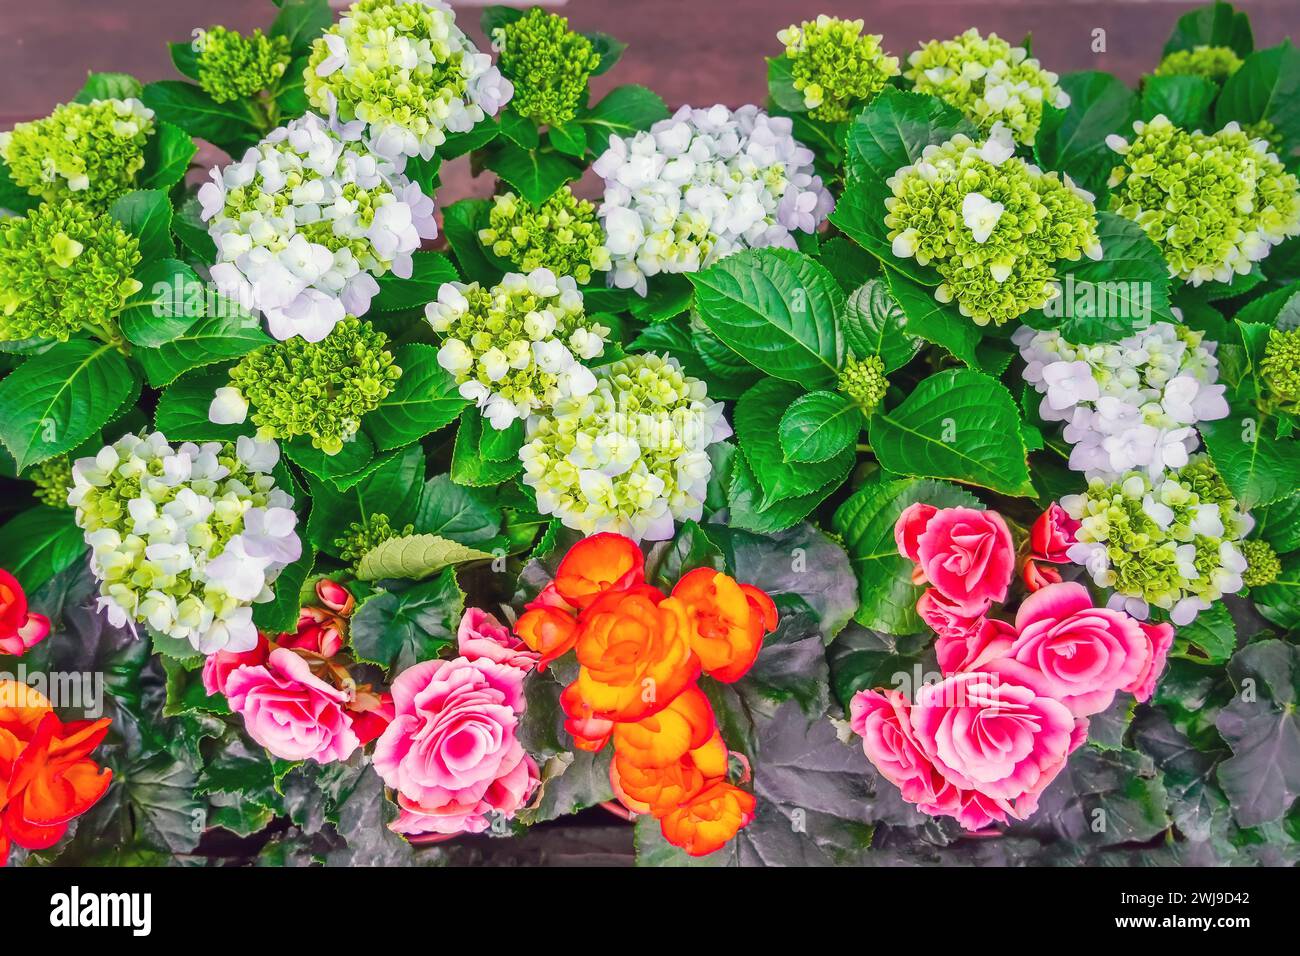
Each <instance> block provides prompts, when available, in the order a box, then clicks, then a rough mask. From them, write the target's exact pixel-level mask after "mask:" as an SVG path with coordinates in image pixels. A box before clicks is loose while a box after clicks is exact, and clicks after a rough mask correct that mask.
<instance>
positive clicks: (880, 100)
mask: <svg viewBox="0 0 1300 956" xmlns="http://www.w3.org/2000/svg"><path fill="white" fill-rule="evenodd" d="M958 133H965V134H966V135H967V136H969V137H971V138H972V139H978V138H979V134H978V132H977V131H976V129H975V127H974V126H973V125H971V123H970V122H969V121H968V120H967V119H966V118H965V117H963V116H962V115H961V112H960V111H959V110H957V109H955V108H954V107H951V106H949V105H948V104H947V103H945V102H944V101H943V100H941V99H939V98H938V97H936V96H926V95H924V94H921V93H906V92H903V91H901V90H897V89H893V88H889V87H887V88H886V89H885V90H884V91H883V92H881V94H880V95H879V96H877V97H876V98H875V99H874V100H872V101H871V103H869V104H868V105H867V107H866V109H864V110H863V111H862V112H861V113H859V114H858V115H857V116H856V117H855V118H854V119H853V122H852V123H850V124H849V128H848V131H847V132H846V133H845V170H846V176H847V178H848V179H849V180H851V181H856V182H857V183H864V182H872V181H878V182H881V183H883V182H884V181H885V180H886V179H888V178H890V177H891V176H893V175H894V173H896V172H898V171H899V170H900V169H902V168H903V167H904V166H910V165H911V164H912V163H915V162H916V161H917V160H918V159H920V158H921V153H922V152H923V151H924V150H925V147H927V146H937V145H939V144H941V143H944V142H947V141H948V140H950V139H952V138H953V136H955V135H957V134H958ZM850 188H853V187H852V186H851V187H850ZM881 215H882V216H883V215H884V212H883V210H882V212H881Z"/></svg>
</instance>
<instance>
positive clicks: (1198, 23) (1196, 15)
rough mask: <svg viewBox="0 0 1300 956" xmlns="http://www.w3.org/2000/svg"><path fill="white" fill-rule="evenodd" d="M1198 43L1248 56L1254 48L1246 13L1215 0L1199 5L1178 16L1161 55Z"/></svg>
mask: <svg viewBox="0 0 1300 956" xmlns="http://www.w3.org/2000/svg"><path fill="white" fill-rule="evenodd" d="M1198 46H1226V47H1229V48H1230V49H1231V50H1233V52H1235V53H1236V54H1237V55H1238V56H1241V57H1245V56H1249V55H1250V52H1251V51H1252V50H1253V49H1254V48H1255V38H1254V35H1253V34H1252V32H1251V29H1250V16H1249V15H1248V14H1246V13H1245V12H1244V11H1238V10H1234V9H1233V8H1232V4H1230V3H1221V2H1219V0H1214V2H1211V3H1205V4H1202V5H1201V6H1199V7H1197V8H1196V9H1194V10H1191V11H1189V12H1187V13H1184V14H1183V15H1182V16H1181V17H1179V18H1178V22H1177V23H1175V24H1174V29H1173V32H1172V33H1170V34H1169V40H1168V42H1167V43H1165V48H1164V51H1163V55H1164V56H1168V55H1169V54H1170V53H1175V52H1177V51H1178V50H1194V49H1196V47H1198Z"/></svg>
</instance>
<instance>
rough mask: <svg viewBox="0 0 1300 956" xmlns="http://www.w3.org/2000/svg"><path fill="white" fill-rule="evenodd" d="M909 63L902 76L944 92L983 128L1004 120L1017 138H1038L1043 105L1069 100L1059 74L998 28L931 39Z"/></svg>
mask: <svg viewBox="0 0 1300 956" xmlns="http://www.w3.org/2000/svg"><path fill="white" fill-rule="evenodd" d="M907 63H908V70H907V71H906V72H905V73H904V74H903V76H905V77H906V78H907V79H908V80H910V81H911V82H912V84H913V85H914V86H915V87H916V91H917V92H918V93H928V94H930V95H932V96H937V97H939V99H941V100H943V101H944V102H945V103H948V104H949V105H950V106H953V107H956V108H957V109H959V110H961V112H962V113H964V114H965V115H966V117H967V118H968V119H969V120H970V121H971V122H972V123H974V124H975V125H976V126H978V127H979V128H980V129H981V130H990V129H992V128H993V127H994V125H995V124H997V123H1002V124H1003V125H1005V126H1006V127H1008V128H1009V129H1010V130H1011V131H1012V132H1013V133H1014V134H1015V138H1016V142H1018V143H1025V144H1026V145H1028V144H1032V143H1033V141H1034V137H1035V136H1037V135H1038V127H1039V125H1040V124H1041V123H1042V121H1043V105H1044V104H1047V105H1050V106H1056V107H1058V108H1060V109H1064V108H1065V107H1067V106H1069V105H1070V96H1069V94H1068V93H1066V92H1065V91H1064V90H1062V89H1061V87H1060V85H1059V84H1058V80H1059V79H1060V78H1059V77H1058V76H1057V75H1056V74H1055V73H1053V72H1052V71H1051V70H1045V69H1043V68H1042V67H1041V66H1040V65H1039V63H1038V61H1037V60H1035V59H1034V58H1033V57H1031V56H1030V55H1029V53H1028V51H1027V50H1025V48H1024V47H1018V46H1014V47H1013V46H1012V45H1011V44H1010V43H1008V42H1007V41H1006V40H1003V39H1002V38H1000V37H999V36H998V35H997V34H996V33H990V34H989V35H988V37H987V38H986V37H983V36H981V35H980V32H979V31H978V30H976V29H974V28H972V29H970V30H967V31H966V32H965V33H963V34H961V36H957V37H953V38H952V39H951V40H931V41H930V42H929V43H926V44H925V45H924V46H922V47H921V49H919V50H917V51H916V52H915V53H913V54H912V55H911V56H909V57H908V58H907Z"/></svg>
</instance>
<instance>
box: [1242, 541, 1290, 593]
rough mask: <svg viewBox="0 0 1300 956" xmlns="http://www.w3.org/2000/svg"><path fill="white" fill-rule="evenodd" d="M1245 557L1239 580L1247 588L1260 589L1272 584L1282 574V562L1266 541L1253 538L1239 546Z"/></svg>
mask: <svg viewBox="0 0 1300 956" xmlns="http://www.w3.org/2000/svg"><path fill="white" fill-rule="evenodd" d="M1241 553H1242V554H1244V555H1245V556H1246V571H1245V573H1244V574H1242V576H1241V580H1242V581H1243V582H1244V583H1245V585H1246V587H1248V588H1262V587H1264V586H1266V585H1269V584H1272V583H1273V582H1274V581H1276V580H1277V579H1278V575H1280V574H1281V573H1282V562H1281V560H1280V559H1279V558H1278V556H1277V552H1276V551H1274V550H1273V546H1272V545H1271V544H1269V543H1268V542H1267V541H1262V540H1260V539H1258V538H1253V539H1251V540H1250V541H1246V542H1244V543H1243V544H1242V546H1241Z"/></svg>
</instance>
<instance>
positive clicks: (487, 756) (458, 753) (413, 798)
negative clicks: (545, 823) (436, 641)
mask: <svg viewBox="0 0 1300 956" xmlns="http://www.w3.org/2000/svg"><path fill="white" fill-rule="evenodd" d="M524 676H525V671H523V670H522V669H520V668H518V667H514V666H511V665H509V664H500V663H497V662H495V661H493V660H490V659H488V658H486V657H481V658H479V659H478V660H474V661H470V660H468V659H466V658H464V657H458V658H456V659H454V660H450V661H443V660H433V661H424V662H423V663H420V664H416V665H415V666H413V667H410V668H407V669H406V670H405V671H403V672H402V673H401V674H399V675H398V676H397V679H396V680H394V681H393V687H392V693H393V706H394V710H395V716H394V718H393V721H392V723H390V724H389V725H388V729H387V730H385V731H384V733H383V735H382V736H380V738H379V741H378V742H377V743H376V744H375V755H374V765H375V770H376V771H377V772H378V773H379V775H380V776H381V777H382V778H383V780H384V782H385V783H386V784H387V785H388V786H389V787H391V788H393V789H394V790H395V791H397V804H398V808H399V811H400V812H399V816H398V818H397V820H395V821H394V822H393V823H391V824H390V828H391V829H392V830H394V831H395V832H397V833H402V834H406V835H408V836H416V835H420V834H443V835H453V834H457V833H481V832H483V831H484V830H486V829H487V828H488V827H489V826H491V823H492V816H493V815H496V814H500V815H502V816H504V817H506V818H507V819H510V818H513V817H514V815H515V813H516V812H517V811H518V810H519V809H520V807H522V806H523V805H524V803H525V801H526V800H527V799H528V796H529V794H531V793H532V792H533V790H534V789H535V788H536V786H537V783H538V773H537V765H536V764H535V763H534V762H533V759H532V758H531V757H530V756H528V754H527V753H525V752H524V748H523V746H522V745H521V744H520V743H519V741H518V739H517V738H516V736H515V733H516V731H517V729H518V725H519V715H520V713H522V711H523V708H524V701H523V680H524Z"/></svg>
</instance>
